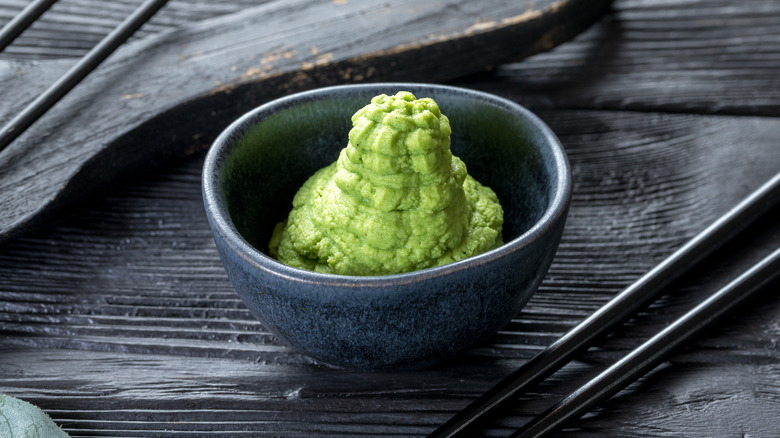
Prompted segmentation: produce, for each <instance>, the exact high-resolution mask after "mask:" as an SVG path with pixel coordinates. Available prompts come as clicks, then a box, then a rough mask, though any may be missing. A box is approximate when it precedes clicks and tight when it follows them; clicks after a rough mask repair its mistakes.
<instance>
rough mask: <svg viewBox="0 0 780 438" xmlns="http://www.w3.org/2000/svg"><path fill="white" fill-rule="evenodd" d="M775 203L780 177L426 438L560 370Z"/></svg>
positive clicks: (456, 429) (455, 429)
mask: <svg viewBox="0 0 780 438" xmlns="http://www.w3.org/2000/svg"><path fill="white" fill-rule="evenodd" d="M779 201H780V173H777V174H776V175H775V176H774V177H773V178H771V179H770V180H769V181H767V182H766V183H765V184H764V185H762V186H761V187H760V188H759V189H758V190H756V191H754V192H753V193H751V194H750V195H748V196H747V197H746V198H745V199H744V200H743V201H742V202H740V203H739V204H738V205H737V206H736V207H734V208H732V209H731V210H730V211H729V212H727V213H726V214H725V215H723V216H721V217H720V218H719V219H717V220H716V221H715V222H714V223H712V224H711V225H710V226H708V227H707V228H705V229H704V230H703V231H702V232H700V233H699V234H697V235H696V236H695V237H694V238H693V239H691V240H689V241H688V242H687V243H686V244H684V245H683V246H682V247H681V248H680V249H678V250H677V251H675V252H674V253H672V255H670V256H669V257H667V258H666V259H665V260H664V261H662V262H661V263H660V264H659V265H657V266H656V267H655V268H653V269H652V270H651V271H650V272H648V273H647V274H645V275H644V276H642V277H641V278H640V279H639V280H637V281H636V282H635V283H634V284H632V285H631V286H629V287H628V288H626V289H625V290H623V291H622V292H621V293H620V294H618V295H617V296H616V297H615V298H613V299H612V300H610V301H609V302H608V303H607V304H605V305H604V306H602V307H601V308H600V309H599V310H597V311H596V312H594V313H593V314H592V315H591V316H589V317H588V318H586V319H585V320H584V321H582V322H581V323H580V324H578V325H577V326H576V327H574V328H573V329H571V330H570V331H569V332H567V333H566V334H565V335H563V336H562V337H560V338H559V339H558V340H556V341H555V342H553V343H552V344H551V345H550V346H549V347H547V348H545V349H544V350H542V351H541V352H540V353H538V354H537V355H536V356H534V357H533V358H531V359H530V360H529V361H528V362H526V363H525V364H523V365H522V366H521V367H520V368H518V369H517V370H516V371H514V372H512V373H511V374H510V375H509V376H507V377H505V378H504V379H502V380H501V381H500V382H499V383H497V384H496V385H495V386H493V387H492V388H491V389H489V390H488V391H487V392H486V393H485V394H483V395H482V396H480V397H479V398H477V399H476V400H475V401H473V402H472V403H471V404H469V405H468V406H466V408H464V409H463V410H462V411H460V412H459V413H458V414H456V415H455V416H454V417H452V418H451V419H450V420H449V421H447V422H446V423H444V424H443V425H442V426H440V427H439V428H438V429H436V430H435V431H434V432H433V433H432V434H430V435H428V437H429V438H443V437H454V436H457V435H458V434H459V433H460V432H462V431H463V430H464V429H465V428H466V427H467V426H469V425H470V424H472V423H474V422H475V421H476V420H477V419H479V418H480V417H482V416H483V415H485V414H486V413H488V412H491V411H494V410H496V409H498V408H499V407H500V406H501V405H502V404H503V403H505V402H506V401H507V400H509V399H511V398H512V397H513V396H515V395H517V394H519V393H521V392H523V391H525V390H527V389H529V388H530V387H532V386H533V385H536V384H537V383H539V382H541V381H542V380H543V379H545V378H546V377H547V376H549V375H550V374H552V373H553V372H555V371H557V370H558V369H560V368H561V367H562V366H563V365H564V364H566V363H567V362H568V361H569V360H570V359H571V358H572V357H573V356H574V355H575V354H576V353H577V352H579V351H581V350H583V349H584V348H586V347H587V346H588V344H589V343H590V342H591V341H592V340H593V339H595V338H597V337H599V336H601V335H603V334H606V333H607V332H608V331H609V330H610V329H611V328H612V327H613V326H615V325H616V324H617V323H619V322H621V321H622V320H624V319H626V318H627V317H628V316H630V315H631V314H632V313H633V312H635V311H636V310H638V309H639V308H640V307H642V306H643V305H645V304H647V303H649V302H650V301H651V300H652V299H653V298H654V297H655V296H656V295H658V294H659V293H660V291H661V290H662V289H663V288H664V287H666V286H668V285H669V284H670V283H671V282H672V281H674V280H676V279H678V278H679V277H680V276H681V275H682V274H683V273H685V272H686V271H687V270H689V269H690V268H692V267H693V266H694V265H695V264H696V263H698V262H699V261H701V260H702V259H704V258H705V257H706V256H708V255H709V254H711V253H712V252H714V251H715V250H716V249H717V248H719V247H721V246H722V245H723V244H725V243H726V242H727V241H729V240H730V239H731V238H733V237H734V236H735V235H737V234H738V233H739V232H741V231H742V230H744V229H745V228H746V227H747V226H748V225H749V224H751V223H752V222H754V221H755V220H756V219H758V218H759V217H760V216H761V215H763V214H764V213H765V212H766V211H767V210H769V209H770V208H771V207H772V206H774V205H775V204H777V203H778V202H779Z"/></svg>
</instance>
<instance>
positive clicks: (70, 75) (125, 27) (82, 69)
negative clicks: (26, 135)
mask: <svg viewBox="0 0 780 438" xmlns="http://www.w3.org/2000/svg"><path fill="white" fill-rule="evenodd" d="M167 2H168V0H146V1H145V2H144V3H143V4H141V6H139V7H138V8H137V9H136V10H135V11H133V13H132V14H130V16H128V17H127V18H126V19H125V20H124V21H122V23H120V24H119V26H117V27H116V28H115V29H114V30H113V31H111V33H109V34H108V35H107V36H106V37H105V38H103V39H102V40H101V41H100V42H99V43H98V44H97V45H96V46H95V47H93V48H92V50H90V51H89V52H88V53H87V54H86V55H84V57H83V58H81V59H80V60H79V62H78V63H76V65H74V66H73V67H71V69H70V70H68V72H67V73H65V75H63V76H62V77H61V78H60V79H59V80H57V82H55V83H54V84H53V85H52V86H50V87H49V88H48V89H47V90H46V91H44V92H43V93H42V94H41V95H40V96H38V98H36V99H35V100H34V101H32V103H30V104H29V105H27V106H26V107H25V108H24V109H23V110H22V111H21V112H20V113H19V114H18V115H17V116H16V117H14V118H13V119H12V120H11V121H10V122H8V123H7V124H6V125H5V127H3V129H2V130H1V131H0V152H2V151H3V149H5V148H6V147H7V146H8V145H9V144H11V142H12V141H14V140H15V139H16V138H17V137H18V136H19V135H21V134H22V132H24V131H25V130H26V129H27V128H29V127H30V125H32V124H33V123H35V121H36V120H38V118H40V117H41V116H42V115H43V114H45V113H46V111H48V110H49V109H50V108H51V107H52V106H54V104H56V103H57V102H58V101H59V100H60V99H62V97H63V96H65V95H66V94H67V93H68V92H69V91H70V90H72V89H73V87H75V86H76V85H78V83H79V82H81V80H82V79H84V78H85V77H86V76H87V75H88V74H89V73H90V72H91V71H92V70H94V69H95V67H97V66H98V65H100V63H101V62H103V61H104V60H105V59H106V58H108V56H109V55H111V53H113V52H114V50H116V49H117V47H119V46H120V45H122V43H124V42H125V41H126V40H127V39H128V38H130V36H131V35H132V34H133V33H135V31H136V30H138V29H139V28H140V27H141V26H143V25H144V23H146V22H147V21H149V19H150V18H152V16H153V15H154V14H155V13H157V11H159V10H160V8H162V7H163V6H165V4H166V3H167Z"/></svg>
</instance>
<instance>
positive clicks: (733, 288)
mask: <svg viewBox="0 0 780 438" xmlns="http://www.w3.org/2000/svg"><path fill="white" fill-rule="evenodd" d="M778 276H780V248H778V249H776V250H775V251H774V252H773V253H772V254H770V255H768V256H767V257H765V258H764V259H762V260H761V261H760V262H758V263H757V264H755V265H753V267H751V268H750V269H749V270H747V271H746V272H744V273H743V274H742V275H740V276H739V277H737V278H736V279H734V280H733V281H732V282H731V283H729V284H728V285H726V286H725V287H723V288H722V289H720V290H719V291H717V292H715V293H714V294H712V295H711V296H710V297H709V298H707V299H706V300H705V301H703V302H702V303H701V304H699V305H698V306H696V307H695V308H693V309H692V310H691V311H689V312H688V313H686V314H685V315H683V316H681V317H680V318H678V319H677V320H676V321H674V322H673V323H672V324H671V325H669V326H668V327H666V328H665V329H664V330H662V331H661V332H659V333H658V334H657V335H655V336H653V337H652V338H651V339H649V340H648V341H647V342H645V343H644V344H642V345H640V346H639V347H637V348H636V349H634V350H633V351H631V352H630V353H629V354H628V355H626V356H625V357H624V358H623V359H621V360H619V361H618V362H616V363H615V364H614V365H612V366H611V367H609V368H607V369H606V370H605V371H604V372H602V373H601V374H599V375H598V376H596V377H594V378H593V379H591V380H590V381H589V382H588V383H586V384H584V385H582V386H581V387H580V388H578V389H577V390H576V391H574V392H572V393H571V394H569V395H568V396H566V397H565V398H563V399H562V400H561V401H560V402H558V403H557V404H555V405H554V406H553V407H551V408H550V409H548V410H547V411H545V412H544V413H542V414H541V415H539V416H537V417H536V418H534V419H533V420H531V421H530V422H528V423H526V424H525V425H524V426H523V427H522V428H520V429H519V430H518V431H517V432H515V433H513V434H512V435H510V438H531V437H534V438H536V437H542V436H545V435H547V434H549V433H550V432H553V431H555V430H556V429H557V428H559V427H560V426H561V425H562V424H563V423H565V422H566V421H569V420H571V419H574V418H578V417H579V416H581V415H582V414H584V413H585V412H587V411H588V410H590V408H592V407H593V406H594V405H596V404H597V403H599V402H601V401H603V400H605V399H607V398H609V397H610V396H612V395H613V394H615V393H617V392H618V391H620V390H621V389H623V388H625V387H626V386H628V384H630V383H631V382H633V381H635V380H636V379H638V378H639V377H641V376H642V375H643V374H645V373H646V372H648V371H650V370H651V369H653V368H655V367H656V366H658V364H660V363H661V362H662V361H663V360H664V357H665V356H667V355H668V354H669V353H670V352H671V351H672V350H674V349H675V348H677V347H679V346H680V345H682V344H683V343H685V342H687V341H688V340H690V339H691V338H692V337H694V336H696V335H697V334H699V333H700V332H701V331H702V330H703V329H704V328H705V327H707V326H708V325H709V324H711V323H712V322H713V321H715V320H716V319H718V318H720V317H722V316H723V315H725V314H726V313H728V312H729V311H731V310H733V309H734V308H735V307H737V306H738V305H739V304H741V303H742V302H743V301H744V300H745V299H746V298H748V297H749V296H750V295H752V294H753V293H755V292H757V291H759V290H761V288H762V287H763V286H765V285H766V284H767V283H769V282H770V281H772V280H774V279H775V278H777V277H778Z"/></svg>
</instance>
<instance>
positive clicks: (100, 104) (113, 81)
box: [0, 0, 609, 240]
mask: <svg viewBox="0 0 780 438" xmlns="http://www.w3.org/2000/svg"><path fill="white" fill-rule="evenodd" d="M607 3H609V2H608V1H607V0H599V1H598V2H594V1H584V0H562V1H553V0H545V1H530V0H528V1H522V2H517V1H502V2H496V3H494V4H493V5H491V8H489V9H484V8H482V7H480V6H478V5H476V4H474V3H473V2H469V1H463V0H448V1H445V2H422V3H421V2H419V1H415V0H404V1H399V2H393V3H392V5H391V4H390V3H387V2H385V1H383V0H371V1H362V2H325V3H323V2H320V1H314V0H288V1H275V2H269V3H267V4H265V5H262V6H258V7H255V8H251V9H246V10H244V11H242V12H241V13H237V14H232V15H228V16H224V17H219V18H215V19H212V20H206V21H202V22H200V23H197V24H193V25H191V26H187V27H184V28H181V29H178V30H176V31H173V32H167V33H162V34H160V35H157V36H152V37H149V38H146V39H143V40H139V41H136V42H135V43H131V44H128V45H125V46H123V47H122V48H120V50H119V51H117V53H115V54H114V55H113V56H112V57H111V58H109V59H108V60H107V61H106V63H104V65H102V66H101V67H100V68H99V69H98V70H97V71H95V72H94V73H93V74H92V75H91V76H90V77H88V78H87V79H86V80H85V81H84V83H82V84H81V85H80V86H79V87H77V88H76V89H75V90H74V91H73V92H71V94H69V95H68V96H66V97H65V98H64V99H63V100H62V101H61V102H60V103H59V104H58V105H57V106H55V108H53V109H52V111H51V112H50V113H49V114H47V115H46V116H45V117H44V118H43V119H42V120H40V121H38V122H37V123H36V124H35V125H34V126H33V128H32V129H31V130H30V131H28V132H26V133H25V134H23V135H22V136H21V137H19V138H18V139H17V140H16V141H15V143H13V144H12V145H11V146H10V147H9V148H7V149H6V150H4V151H3V152H2V153H0V175H2V178H0V204H2V205H3V206H5V207H6V211H7V212H8V213H7V214H5V215H2V216H0V240H2V239H7V238H9V237H10V236H11V235H12V234H13V233H14V232H19V231H20V230H21V229H23V228H28V227H31V226H33V225H34V224H35V223H36V221H37V222H38V223H42V222H45V221H51V220H53V219H57V218H59V217H61V216H62V215H63V213H64V212H67V211H69V210H71V209H73V207H74V205H75V204H77V203H78V202H83V201H84V200H85V199H87V198H88V197H89V195H90V194H92V195H94V194H95V193H97V192H99V191H100V189H101V188H104V187H106V186H107V185H108V184H109V183H111V182H113V181H116V180H118V179H121V178H122V177H127V176H129V175H135V174H137V173H138V172H142V171H143V170H145V169H148V168H149V167H150V165H153V164H154V163H161V162H165V161H167V160H170V159H172V158H173V157H177V156H182V155H186V154H188V153H193V151H196V150H200V149H203V148H204V147H206V146H207V145H208V144H209V143H210V141H211V140H212V139H213V138H214V137H215V136H216V134H217V133H219V131H221V130H222V129H223V128H224V127H225V126H227V124H228V123H229V122H231V121H232V120H234V119H235V118H237V117H238V116H239V115H240V114H242V113H244V112H246V111H247V110H249V109H251V108H253V107H255V106H257V105H259V104H260V103H263V102H265V101H267V100H269V99H271V98H274V97H279V96H281V95H285V94H289V93H291V92H293V91H296V90H301V89H306V88H310V87H315V86H323V85H330V84H337V83H352V82H364V81H383V80H384V81H388V80H395V81H428V82H437V81H444V80H448V79H452V78H455V77H458V76H461V75H464V74H468V73H474V72H477V71H482V70H484V69H486V68H488V67H489V66H491V65H497V64H498V63H501V62H505V61H506V60H508V59H510V58H511V57H514V56H527V55H530V54H532V53H536V52H538V51H540V50H543V49H548V48H550V47H552V46H554V45H555V44H557V43H560V42H562V41H565V40H566V39H568V38H570V37H571V36H573V35H575V34H576V33H578V32H579V31H580V30H582V29H583V28H584V27H586V26H587V25H589V24H590V23H592V22H593V21H594V20H595V19H596V18H598V17H599V16H600V15H601V13H602V12H603V10H604V8H605V7H606V5H607ZM344 23H349V25H348V26H346V25H345V24H344ZM68 62H70V61H63V60H55V61H51V62H48V61H47V62H43V61H41V62H30V61H14V60H12V61H0V95H3V101H2V104H0V119H10V117H11V115H12V114H15V113H16V112H17V111H19V110H20V108H22V106H23V105H24V104H25V103H26V102H29V101H30V100H31V99H32V98H33V96H35V95H37V94H38V93H40V90H42V89H43V88H44V87H46V86H48V85H49V84H51V83H52V82H53V77H56V76H54V75H58V74H60V72H61V71H63V70H64V67H65V66H66V65H68Z"/></svg>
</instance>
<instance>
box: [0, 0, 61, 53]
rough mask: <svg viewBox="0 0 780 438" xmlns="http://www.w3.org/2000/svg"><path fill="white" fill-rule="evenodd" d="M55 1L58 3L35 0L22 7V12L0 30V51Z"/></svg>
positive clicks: (49, 0) (51, 0) (47, 0)
mask: <svg viewBox="0 0 780 438" xmlns="http://www.w3.org/2000/svg"><path fill="white" fill-rule="evenodd" d="M54 3H57V0H33V1H32V2H30V4H28V5H27V6H26V7H25V8H24V9H22V12H20V13H19V14H17V15H16V16H15V17H14V18H12V19H11V21H9V22H8V23H6V25H5V26H3V29H2V30H0V52H2V51H3V50H5V48H6V47H8V45H9V44H11V42H12V41H13V40H15V39H16V37H18V36H19V35H20V34H21V33H22V32H24V30H25V29H27V28H28V27H30V25H31V24H33V23H34V22H35V20H37V19H38V17H40V16H41V15H43V13H44V12H46V11H47V10H49V8H50V7H51V6H52V5H53V4H54Z"/></svg>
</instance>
